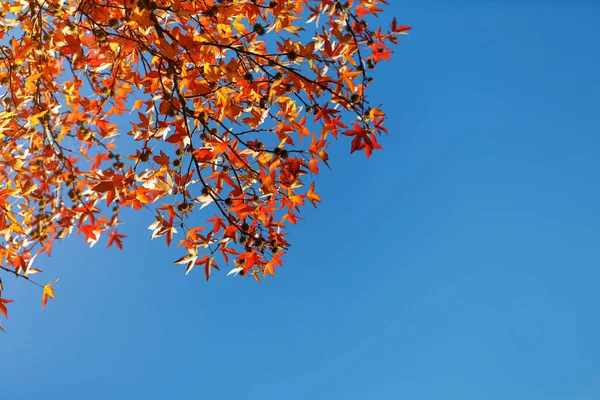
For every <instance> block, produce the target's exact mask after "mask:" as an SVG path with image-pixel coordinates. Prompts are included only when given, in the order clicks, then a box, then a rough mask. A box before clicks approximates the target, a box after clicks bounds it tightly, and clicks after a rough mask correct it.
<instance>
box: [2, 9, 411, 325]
mask: <svg viewBox="0 0 600 400" xmlns="http://www.w3.org/2000/svg"><path fill="white" fill-rule="evenodd" d="M384 5H385V1H383V0H350V1H347V2H341V1H336V0H318V1H316V0H218V1H217V0H190V1H185V0H125V1H123V0H82V1H76V0H43V1H42V0H14V1H2V2H1V7H2V8H1V10H0V18H1V19H0V141H1V155H0V175H1V183H0V234H1V237H2V239H3V241H2V242H1V243H0V258H1V260H2V261H1V262H2V264H1V266H0V268H1V270H0V273H4V274H14V275H16V276H19V277H21V278H24V279H28V280H30V281H32V282H34V280H32V278H31V275H32V274H34V273H38V272H41V271H40V270H39V269H36V268H35V267H34V266H33V261H34V258H35V257H36V255H37V254H40V253H47V254H50V251H51V249H52V247H53V245H54V244H55V243H56V242H57V241H60V240H62V239H64V238H66V237H67V236H69V235H70V234H71V233H75V234H76V235H80V236H82V237H83V240H84V241H85V242H86V243H88V244H91V245H93V244H95V243H96V242H98V241H99V240H100V239H101V237H102V236H104V237H106V238H107V244H108V246H113V245H114V246H116V247H118V248H122V247H123V240H124V237H125V236H124V235H123V234H122V233H120V232H119V225H120V224H121V219H120V217H119V215H120V212H121V210H123V209H125V208H131V209H134V210H142V209H151V210H153V212H154V221H149V222H151V225H150V231H151V233H150V236H151V238H152V239H156V238H162V240H165V241H166V243H167V245H171V244H172V243H173V244H174V245H178V246H180V248H181V251H182V257H181V258H179V259H178V260H176V261H175V263H176V264H182V265H184V266H185V269H186V273H189V272H190V271H191V270H192V269H193V268H195V267H199V268H201V269H202V270H203V273H204V274H205V276H206V279H208V278H209V277H210V274H211V271H213V270H214V269H219V267H220V266H222V264H227V263H229V262H232V263H233V264H234V265H233V269H232V270H231V273H233V274H239V275H241V276H252V277H254V278H255V279H256V280H259V279H260V278H261V277H263V276H265V275H267V274H270V275H273V274H274V273H275V268H276V267H277V266H281V265H282V257H283V256H284V254H285V250H286V249H287V248H288V246H289V243H288V242H287V241H286V228H287V227H288V226H289V225H290V224H295V223H296V222H297V219H298V212H299V210H300V207H301V206H303V205H305V204H307V203H311V204H312V205H316V203H318V202H320V201H321V199H320V197H319V195H318V194H317V193H316V191H315V184H314V182H313V181H312V177H314V175H316V174H318V173H319V169H320V168H322V166H323V165H327V162H328V155H327V146H328V141H330V140H331V139H332V138H338V137H339V136H340V135H342V136H347V137H349V139H350V146H351V151H352V152H355V151H358V150H362V151H364V152H365V153H366V155H367V156H370V155H371V152H372V151H373V150H374V149H379V148H381V145H380V144H379V143H378V136H379V135H380V134H381V133H383V132H387V131H386V129H385V128H384V126H383V122H384V113H383V111H382V110H381V109H380V108H379V107H377V106H374V105H371V104H370V103H369V101H368V99H367V97H366V93H365V90H366V89H367V88H368V86H369V84H370V83H371V81H372V78H371V77H370V73H371V71H372V70H373V69H374V68H375V67H376V66H377V64H378V63H379V62H380V61H384V60H389V58H390V54H391V50H390V45H392V44H395V43H396V42H397V35H398V34H403V33H406V32H407V31H408V30H409V29H410V28H409V27H407V26H403V25H398V24H397V23H396V20H395V19H394V20H392V19H391V18H389V20H388V23H389V22H390V21H391V24H390V25H389V26H388V25H386V26H385V27H383V26H378V25H377V24H378V21H382V20H384V19H388V18H387V15H385V13H384V12H383V13H382V10H383V9H382V7H383V6H384ZM0 276H1V275H0ZM34 283H35V284H38V283H36V282H34ZM40 286H41V287H42V288H43V290H42V296H43V301H42V304H43V305H45V304H46V301H47V299H48V298H49V297H50V298H53V297H54V291H53V288H52V284H48V285H40ZM1 290H2V283H1V281H0V294H1ZM0 297H1V296H0ZM10 302H11V300H7V299H4V298H2V299H0V312H1V313H2V314H3V315H4V317H7V316H8V311H7V307H6V305H7V304H8V303H10Z"/></svg>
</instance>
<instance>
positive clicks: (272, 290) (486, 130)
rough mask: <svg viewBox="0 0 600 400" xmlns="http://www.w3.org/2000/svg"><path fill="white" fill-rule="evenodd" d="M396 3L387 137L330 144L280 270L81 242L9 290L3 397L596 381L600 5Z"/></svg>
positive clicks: (382, 94)
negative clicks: (257, 280)
mask: <svg viewBox="0 0 600 400" xmlns="http://www.w3.org/2000/svg"><path fill="white" fill-rule="evenodd" d="M392 3H393V4H392V5H391V6H390V7H389V8H388V9H387V11H386V14H384V15H383V17H382V18H383V19H386V20H391V17H392V16H393V15H395V16H397V17H398V20H399V22H401V23H406V24H409V25H412V26H414V27H415V29H414V30H413V31H412V32H411V35H410V36H409V37H406V38H404V40H403V41H402V46H401V47H400V48H398V49H397V51H396V54H395V58H394V61H393V62H392V63H391V64H389V65H386V66H384V67H382V68H380V69H379V70H378V71H377V74H376V76H375V78H376V84H375V88H374V90H373V92H372V99H373V101H374V102H380V103H383V104H384V106H385V110H387V112H388V114H389V117H390V118H389V122H388V127H389V129H390V132H391V135H390V136H389V137H386V138H384V139H383V140H382V144H383V145H384V146H385V148H386V149H385V150H384V151H379V152H377V153H376V154H375V155H374V156H373V157H372V158H371V159H370V160H366V159H365V157H364V156H363V155H362V154H355V155H353V156H350V155H348V154H347V152H348V149H349V142H344V143H339V144H337V145H336V146H335V148H336V149H337V150H336V151H335V153H336V154H335V156H334V159H333V160H332V166H333V169H332V171H325V172H324V173H323V175H322V176H321V177H320V178H319V180H318V183H317V184H318V186H317V187H318V188H320V193H321V196H322V198H323V200H324V202H323V203H322V205H320V206H319V209H318V210H308V209H307V210H306V213H305V214H304V217H305V220H304V221H302V223H301V224H300V225H299V226H297V228H296V229H295V230H294V231H293V234H292V237H291V239H292V241H293V244H294V246H293V247H292V250H291V251H290V252H289V253H288V256H287V258H286V264H285V267H284V268H283V269H280V270H278V271H277V274H276V277H275V279H266V280H264V281H263V283H261V284H260V285H256V284H254V283H252V282H251V281H250V280H243V279H242V280H240V279H232V278H231V277H225V274H224V273H220V274H213V276H212V277H211V282H209V283H206V282H204V276H203V274H202V273H201V271H198V272H196V271H194V272H196V273H192V274H190V275H189V276H187V277H186V276H184V271H183V269H182V268H181V266H175V265H172V261H173V260H174V258H176V257H178V255H179V253H178V252H177V250H176V249H168V250H167V249H166V248H165V247H164V245H163V243H162V242H160V243H159V242H158V241H155V242H151V241H149V240H148V239H147V237H148V236H147V235H148V232H149V231H147V229H146V227H147V226H148V225H149V224H150V222H151V220H149V219H148V220H141V219H140V220H137V219H133V220H129V221H127V222H128V223H127V225H125V226H124V232H125V233H127V234H128V235H129V238H128V240H127V242H126V243H125V245H126V251H124V252H119V251H118V250H115V249H110V250H108V251H107V250H106V249H105V248H103V247H101V246H100V245H98V246H97V247H95V248H93V249H89V248H87V247H85V246H84V245H83V244H82V243H81V240H79V239H76V238H74V239H73V240H71V241H69V242H66V243H63V244H62V245H61V246H59V247H57V248H56V249H55V251H54V253H53V256H52V258H51V259H46V260H43V261H42V260H39V261H36V262H37V263H39V264H38V267H40V268H44V269H46V270H47V271H48V272H47V273H45V278H47V280H51V279H52V278H54V277H55V276H60V277H61V281H60V282H59V283H58V284H57V285H56V291H57V298H56V300H55V301H51V303H50V304H49V306H48V307H47V308H46V310H44V311H42V310H41V309H40V304H39V303H40V294H39V290H38V288H35V287H33V286H32V285H14V282H12V281H11V286H9V287H7V290H6V291H5V293H4V295H5V296H6V297H8V298H15V299H16V300H17V301H16V302H15V303H13V304H11V308H10V320H9V321H6V322H5V323H4V325H5V327H6V328H7V330H8V331H9V333H8V334H7V335H2V336H1V337H0V365H1V371H2V373H1V374H0V398H1V399H3V400H4V399H7V400H18V399H35V398H40V397H41V396H44V398H47V399H62V400H70V399H90V400H93V399H105V398H111V399H171V398H176V399H197V398H214V399H229V398H236V399H258V398H260V399H264V400H268V399H404V398H405V399H411V400H419V399H444V400H449V399H460V400H468V399H474V400H475V399H477V400H479V399H510V400H519V399H524V400H533V399H545V400H546V399H565V400H567V399H568V400H587V399H597V398H599V397H600V344H599V342H598V336H599V333H600V322H598V316H597V315H598V312H597V310H598V308H599V306H600V296H599V295H598V290H597V288H598V282H599V279H600V263H599V261H600V254H599V250H598V249H599V248H600V246H598V240H599V239H600V209H599V206H598V205H599V204H600V187H599V186H598V181H599V177H600V157H599V156H598V149H599V148H600V147H599V146H600V117H599V115H600V114H599V111H598V110H599V107H600V97H599V96H600V95H599V94H600V77H599V75H598V71H600V56H599V55H598V52H597V51H595V50H593V49H594V48H596V49H597V47H598V43H599V41H600V25H599V24H598V16H599V15H600V3H598V2H593V1H587V2H584V1H572V2H571V1H569V2H567V1H558V0H556V1H553V2H546V4H545V5H544V4H542V3H540V2H535V3H534V2H510V4H509V5H507V4H506V3H507V2H475V1H471V2H469V1H463V2H452V4H450V3H449V2H444V1H437V2H434V1H430V2H422V1H419V2H417V1H411V2H399V1H394V0H392ZM7 286H8V285H7Z"/></svg>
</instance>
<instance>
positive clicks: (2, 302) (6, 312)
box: [0, 298, 13, 319]
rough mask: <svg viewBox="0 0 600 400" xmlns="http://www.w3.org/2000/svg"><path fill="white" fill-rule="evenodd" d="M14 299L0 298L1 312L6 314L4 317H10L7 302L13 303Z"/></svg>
mask: <svg viewBox="0 0 600 400" xmlns="http://www.w3.org/2000/svg"><path fill="white" fill-rule="evenodd" d="M12 302H13V301H12V300H8V299H2V298H0V312H1V313H2V314H4V318H7V319H8V310H7V309H6V306H5V304H8V303H12Z"/></svg>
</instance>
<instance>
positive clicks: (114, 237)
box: [106, 229, 127, 250]
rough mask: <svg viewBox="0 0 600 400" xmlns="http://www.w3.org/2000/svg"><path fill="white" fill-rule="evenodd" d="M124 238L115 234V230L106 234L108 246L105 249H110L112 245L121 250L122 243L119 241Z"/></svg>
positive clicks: (119, 234) (117, 233) (120, 234)
mask: <svg viewBox="0 0 600 400" xmlns="http://www.w3.org/2000/svg"><path fill="white" fill-rule="evenodd" d="M125 237H127V236H126V235H123V234H122V233H119V232H117V230H116V229H115V230H114V231H112V232H111V233H109V234H108V245H107V246H106V247H110V246H111V245H112V244H113V243H114V244H115V245H116V246H117V247H118V248H119V249H121V250H123V242H122V241H121V239H123V238H125Z"/></svg>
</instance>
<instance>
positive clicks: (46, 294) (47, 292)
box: [42, 279, 58, 309]
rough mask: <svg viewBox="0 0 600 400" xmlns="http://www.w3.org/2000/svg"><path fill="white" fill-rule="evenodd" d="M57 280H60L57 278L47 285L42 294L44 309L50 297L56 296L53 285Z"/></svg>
mask: <svg viewBox="0 0 600 400" xmlns="http://www.w3.org/2000/svg"><path fill="white" fill-rule="evenodd" d="M56 282H58V279H55V280H53V281H52V282H50V283H49V284H47V285H46V286H44V293H43V294H42V309H43V308H44V307H46V302H47V301H48V297H50V298H51V299H53V298H54V289H52V285H54V284H55V283H56Z"/></svg>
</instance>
